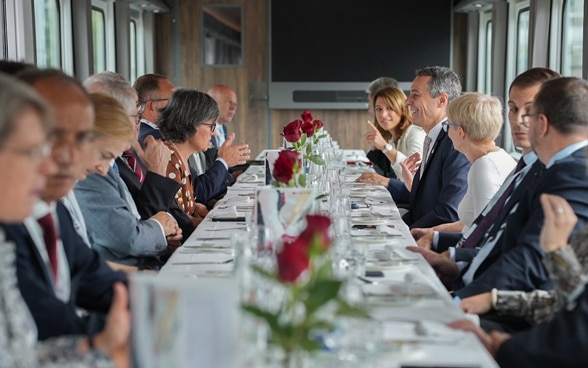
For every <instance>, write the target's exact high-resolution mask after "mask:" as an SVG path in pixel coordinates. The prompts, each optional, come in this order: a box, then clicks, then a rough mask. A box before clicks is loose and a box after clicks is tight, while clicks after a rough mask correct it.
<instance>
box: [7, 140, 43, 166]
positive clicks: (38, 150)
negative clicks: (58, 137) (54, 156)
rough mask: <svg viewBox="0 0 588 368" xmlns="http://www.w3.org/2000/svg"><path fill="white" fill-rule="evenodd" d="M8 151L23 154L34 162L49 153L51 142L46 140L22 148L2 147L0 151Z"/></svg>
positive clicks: (39, 160)
mask: <svg viewBox="0 0 588 368" xmlns="http://www.w3.org/2000/svg"><path fill="white" fill-rule="evenodd" d="M4 150H6V151H8V152H12V153H14V154H17V155H19V156H23V157H26V158H29V159H31V160H33V161H34V162H41V160H43V159H44V158H45V157H47V156H49V155H50V154H51V143H50V142H46V143H43V144H42V145H40V146H36V147H31V148H22V147H4V148H2V149H1V150H0V151H4Z"/></svg>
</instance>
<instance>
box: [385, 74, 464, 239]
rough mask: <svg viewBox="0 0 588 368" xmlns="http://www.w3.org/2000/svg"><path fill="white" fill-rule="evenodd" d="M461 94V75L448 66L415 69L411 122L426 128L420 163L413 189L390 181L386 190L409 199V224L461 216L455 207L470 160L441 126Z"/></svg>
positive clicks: (427, 224)
mask: <svg viewBox="0 0 588 368" xmlns="http://www.w3.org/2000/svg"><path fill="white" fill-rule="evenodd" d="M460 93H461V84H460V82H459V78H458V76H457V75H456V74H455V73H454V72H453V71H452V70H451V69H449V68H446V67H439V66H434V67H427V68H424V69H421V70H419V71H418V72H417V76H416V78H415V79H414V80H413V82H412V86H411V87H410V94H409V96H408V98H407V99H406V104H407V105H408V106H409V107H410V110H411V112H412V117H413V123H414V124H415V125H418V126H420V127H421V128H423V129H424V130H425V132H426V133H427V136H426V137H425V144H424V147H423V154H422V162H421V165H420V168H419V169H418V170H417V172H416V173H415V175H414V179H413V183H412V187H411V190H410V191H408V189H407V188H406V186H405V184H404V183H403V182H400V181H396V180H391V181H390V185H389V186H388V190H389V191H390V193H391V194H392V198H394V200H395V201H396V202H399V203H407V202H408V203H409V212H408V213H406V214H405V215H404V216H403V217H402V219H403V220H404V222H406V224H407V225H408V226H409V227H410V228H413V227H433V226H435V225H439V224H444V223H448V222H454V221H457V220H458V216H457V206H458V205H459V202H460V201H461V200H462V198H463V196H464V195H465V193H466V191H467V173H468V170H469V169H470V163H469V161H468V160H467V158H466V157H465V156H464V155H462V154H461V153H460V152H458V151H456V150H455V149H454V148H453V143H452V142H451V139H449V137H448V136H447V133H446V132H444V131H443V129H442V122H444V121H446V120H447V116H446V109H447V105H448V104H449V102H451V100H453V99H454V98H456V97H458V96H459V95H460Z"/></svg>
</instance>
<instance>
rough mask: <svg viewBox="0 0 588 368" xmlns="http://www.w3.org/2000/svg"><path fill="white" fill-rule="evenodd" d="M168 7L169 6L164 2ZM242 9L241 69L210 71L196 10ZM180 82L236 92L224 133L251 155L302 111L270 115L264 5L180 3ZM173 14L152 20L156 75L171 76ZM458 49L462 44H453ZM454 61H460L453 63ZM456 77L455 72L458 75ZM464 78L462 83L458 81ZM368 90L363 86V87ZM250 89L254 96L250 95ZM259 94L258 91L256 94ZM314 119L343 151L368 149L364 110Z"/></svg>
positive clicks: (226, 0) (319, 113)
mask: <svg viewBox="0 0 588 368" xmlns="http://www.w3.org/2000/svg"><path fill="white" fill-rule="evenodd" d="M167 1H168V3H170V4H173V3H174V1H172V0H167ZM211 3H214V4H243V6H244V18H245V19H244V20H243V26H244V36H245V41H244V56H245V59H244V60H245V62H244V65H243V66H240V67H210V66H206V67H204V66H202V63H201V51H200V50H201V35H200V27H201V24H200V23H201V19H202V18H201V11H202V4H211ZM179 4H180V9H179V12H178V13H179V14H180V15H179V19H176V21H178V22H179V25H178V29H179V37H180V42H179V44H180V50H179V58H180V60H179V63H178V64H179V65H180V69H181V70H180V73H179V81H177V84H178V85H180V86H183V87H189V88H196V89H199V90H203V91H206V90H207V89H208V88H209V87H210V86H211V85H213V84H216V83H222V84H227V85H230V86H231V87H233V88H234V89H235V91H236V92H237V98H238V100H239V106H238V110H237V115H236V117H235V118H234V120H233V123H232V124H231V126H230V127H228V128H229V131H234V132H236V134H237V140H238V141H245V142H247V143H249V145H250V147H251V150H252V152H253V153H257V152H259V151H261V150H262V149H264V148H275V147H278V146H280V144H281V136H280V132H281V130H282V127H283V126H284V125H286V124H287V123H288V122H290V121H292V120H294V119H297V118H298V117H299V116H300V113H301V112H302V110H269V109H268V108H267V99H265V98H264V97H265V96H264V95H265V93H267V92H266V91H267V81H268V73H269V71H268V0H209V1H201V0H179ZM173 21H174V15H173V13H172V14H163V15H158V16H156V27H157V29H156V34H157V37H156V42H157V44H156V50H158V59H157V61H156V64H155V65H156V66H157V68H158V70H157V72H160V73H162V74H165V75H168V76H172V75H174V73H172V72H173V69H172V68H173V65H174V62H173V51H174V50H173V46H172V45H173V42H172V37H173V34H174V33H173V30H174V23H173ZM454 35H455V37H462V38H463V37H465V34H464V33H463V22H458V24H457V26H456V27H455V28H454ZM457 44H461V43H459V42H458V43H457ZM462 56H463V55H462V54H460V53H459V52H457V53H454V62H457V63H456V64H457V66H458V68H459V69H460V71H461V69H464V61H463V60H460V59H461V58H462ZM458 60H459V61H458ZM458 72H459V71H458ZM462 79H463V78H462ZM366 87H367V86H366ZM250 90H255V91H256V93H255V94H252V95H250ZM260 91H261V92H260ZM312 113H313V115H314V116H315V117H316V118H317V119H320V120H322V121H323V122H324V123H325V125H326V127H327V129H328V131H329V132H330V133H331V135H332V136H333V138H334V139H335V140H337V141H338V142H339V145H340V146H341V147H343V148H362V149H369V147H368V146H367V145H366V144H365V141H364V138H363V134H364V133H365V132H366V131H367V129H366V125H367V124H366V120H367V119H368V115H367V112H366V111H363V110H315V111H312Z"/></svg>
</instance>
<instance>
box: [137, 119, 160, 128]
mask: <svg viewBox="0 0 588 368" xmlns="http://www.w3.org/2000/svg"><path fill="white" fill-rule="evenodd" d="M141 124H145V125H149V126H150V127H151V128H153V129H157V130H159V127H158V126H157V125H155V124H153V123H152V122H150V121H149V120H145V119H141Z"/></svg>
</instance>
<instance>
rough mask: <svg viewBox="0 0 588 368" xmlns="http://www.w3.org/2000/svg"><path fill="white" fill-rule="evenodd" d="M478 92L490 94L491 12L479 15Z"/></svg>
mask: <svg viewBox="0 0 588 368" xmlns="http://www.w3.org/2000/svg"><path fill="white" fill-rule="evenodd" d="M478 45H479V46H478V91H480V92H483V93H492V12H491V11H485V12H482V13H480V26H479V35H478Z"/></svg>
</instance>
